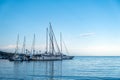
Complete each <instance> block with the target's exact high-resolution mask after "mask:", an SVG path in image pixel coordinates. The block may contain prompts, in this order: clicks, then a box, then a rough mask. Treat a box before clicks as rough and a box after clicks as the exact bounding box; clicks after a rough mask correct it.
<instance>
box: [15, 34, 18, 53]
mask: <svg viewBox="0 0 120 80" xmlns="http://www.w3.org/2000/svg"><path fill="white" fill-rule="evenodd" d="M18 44H19V34H18V35H17V42H16V49H15V53H16V54H18Z"/></svg>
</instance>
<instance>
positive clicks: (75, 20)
mask: <svg viewBox="0 0 120 80" xmlns="http://www.w3.org/2000/svg"><path fill="white" fill-rule="evenodd" d="M119 21H120V1H119V0H0V50H2V51H11V52H14V51H15V46H16V38H17V35H18V34H19V36H20V42H19V49H21V46H22V43H23V38H24V36H26V48H28V49H30V48H31V46H32V41H33V35H34V34H35V35H36V42H35V48H36V49H40V50H42V51H44V50H45V40H46V37H45V35H46V28H47V27H49V22H51V24H52V27H53V30H54V33H55V36H56V39H57V41H58V44H59V43H60V41H59V40H60V38H59V35H60V32H62V36H63V39H64V42H65V44H66V46H67V49H68V52H69V54H70V55H80V56H120V22H119ZM63 48H64V47H63ZM64 52H65V50H64Z"/></svg>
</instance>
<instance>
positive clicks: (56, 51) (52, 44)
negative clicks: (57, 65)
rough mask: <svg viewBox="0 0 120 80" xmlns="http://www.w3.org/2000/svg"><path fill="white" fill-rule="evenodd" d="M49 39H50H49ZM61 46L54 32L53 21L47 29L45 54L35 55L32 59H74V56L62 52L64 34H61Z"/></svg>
mask: <svg viewBox="0 0 120 80" xmlns="http://www.w3.org/2000/svg"><path fill="white" fill-rule="evenodd" d="M48 39H49V40H48ZM60 46H61V50H60V48H59V46H58V43H57V40H56V37H55V34H54V32H53V29H52V26H51V23H50V27H49V30H48V28H47V29H46V51H45V53H43V54H36V55H33V56H32V57H31V58H30V60H35V61H38V60H39V61H53V60H68V59H73V57H74V56H68V55H65V54H63V53H62V34H60Z"/></svg>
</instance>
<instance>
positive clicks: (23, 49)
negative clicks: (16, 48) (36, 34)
mask: <svg viewBox="0 0 120 80" xmlns="http://www.w3.org/2000/svg"><path fill="white" fill-rule="evenodd" d="M25 43H26V38H25V36H24V41H23V47H22V53H25Z"/></svg>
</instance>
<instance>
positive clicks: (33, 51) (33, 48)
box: [31, 34, 35, 55]
mask: <svg viewBox="0 0 120 80" xmlns="http://www.w3.org/2000/svg"><path fill="white" fill-rule="evenodd" d="M31 52H32V54H33V55H34V54H35V34H34V37H33V43H32V49H31Z"/></svg>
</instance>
